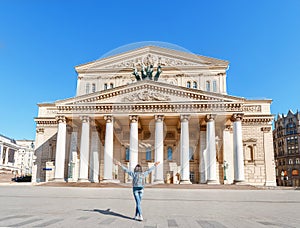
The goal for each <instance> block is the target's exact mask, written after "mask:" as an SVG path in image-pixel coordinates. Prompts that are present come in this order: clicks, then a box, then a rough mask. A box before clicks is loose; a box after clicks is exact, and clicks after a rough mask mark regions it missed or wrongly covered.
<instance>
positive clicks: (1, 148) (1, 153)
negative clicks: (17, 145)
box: [0, 144, 3, 165]
mask: <svg viewBox="0 0 300 228" xmlns="http://www.w3.org/2000/svg"><path fill="white" fill-rule="evenodd" d="M2 156H3V144H1V145H0V165H2V164H3V158H2Z"/></svg>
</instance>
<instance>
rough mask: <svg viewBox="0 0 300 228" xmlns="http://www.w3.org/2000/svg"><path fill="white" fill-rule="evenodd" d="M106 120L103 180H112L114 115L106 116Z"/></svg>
mask: <svg viewBox="0 0 300 228" xmlns="http://www.w3.org/2000/svg"><path fill="white" fill-rule="evenodd" d="M104 119H105V120H106V130H105V142H104V173H103V181H104V182H111V181H112V179H113V177H112V173H113V149H114V125H113V117H112V116H104Z"/></svg>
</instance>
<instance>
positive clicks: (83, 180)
mask: <svg viewBox="0 0 300 228" xmlns="http://www.w3.org/2000/svg"><path fill="white" fill-rule="evenodd" d="M77 182H79V183H90V181H89V179H87V178H79V179H78V181H77Z"/></svg>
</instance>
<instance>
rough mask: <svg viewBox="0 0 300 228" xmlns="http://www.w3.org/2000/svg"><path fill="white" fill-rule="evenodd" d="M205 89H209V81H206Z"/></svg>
mask: <svg viewBox="0 0 300 228" xmlns="http://www.w3.org/2000/svg"><path fill="white" fill-rule="evenodd" d="M206 91H210V81H206Z"/></svg>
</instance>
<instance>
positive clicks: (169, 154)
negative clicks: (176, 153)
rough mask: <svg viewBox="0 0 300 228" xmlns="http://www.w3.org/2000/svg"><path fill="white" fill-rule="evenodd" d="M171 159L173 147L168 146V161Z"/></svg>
mask: <svg viewBox="0 0 300 228" xmlns="http://www.w3.org/2000/svg"><path fill="white" fill-rule="evenodd" d="M172 160H173V149H172V147H168V161H172Z"/></svg>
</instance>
